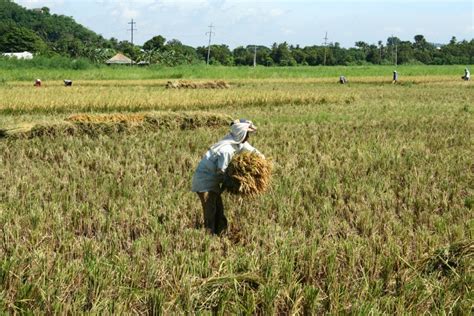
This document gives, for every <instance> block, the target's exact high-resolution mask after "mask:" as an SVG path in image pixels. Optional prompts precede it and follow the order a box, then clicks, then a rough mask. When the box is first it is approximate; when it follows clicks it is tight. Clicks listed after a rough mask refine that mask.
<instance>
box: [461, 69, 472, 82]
mask: <svg viewBox="0 0 474 316" xmlns="http://www.w3.org/2000/svg"><path fill="white" fill-rule="evenodd" d="M461 78H462V79H463V80H465V81H469V80H471V73H470V72H469V69H467V68H465V69H464V76H462V77H461Z"/></svg>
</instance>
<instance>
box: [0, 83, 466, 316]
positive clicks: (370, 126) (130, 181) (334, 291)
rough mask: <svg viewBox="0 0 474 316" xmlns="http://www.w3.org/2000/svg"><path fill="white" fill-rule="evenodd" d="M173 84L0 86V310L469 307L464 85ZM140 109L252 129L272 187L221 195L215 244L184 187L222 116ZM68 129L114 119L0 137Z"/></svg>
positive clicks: (401, 310) (217, 133) (407, 310)
mask: <svg viewBox="0 0 474 316" xmlns="http://www.w3.org/2000/svg"><path fill="white" fill-rule="evenodd" d="M166 82H167V80H150V81H144V80H138V81H78V82H75V83H74V86H73V87H71V88H66V87H62V86H61V85H60V84H49V83H46V84H45V87H43V88H41V89H34V88H33V87H32V86H31V85H30V84H25V83H21V82H9V83H8V84H7V85H4V86H0V130H2V131H3V132H2V133H1V134H0V135H3V136H0V181H1V183H2V185H1V186H0V227H1V230H0V311H1V312H7V313H15V312H31V313H71V314H76V313H83V312H87V313H97V314H102V313H118V314H120V313H140V314H147V313H165V314H170V313H175V314H182V313H186V312H189V313H198V312H206V313H208V312H216V313H218V314H229V313H248V314H277V313H278V314H303V313H305V314H311V313H313V314H323V313H329V314H340V313H354V314H369V313H372V314H423V313H434V314H444V313H446V314H449V313H454V314H464V315H468V314H469V313H470V312H471V311H472V306H473V301H474V297H473V294H472V293H473V291H472V286H473V282H474V277H473V275H474V274H473V272H474V264H473V262H474V257H473V256H474V244H473V241H472V240H473V231H474V221H473V206H474V188H473V184H474V175H473V174H474V172H473V171H474V165H473V159H472V157H473V149H474V148H473V131H474V120H473V114H474V107H473V104H472V100H474V89H473V86H472V83H465V82H460V81H458V80H457V78H454V79H452V78H448V77H445V76H427V77H411V78H407V79H405V80H404V81H402V84H399V85H391V84H390V83H387V82H384V81H383V80H382V81H380V79H378V78H372V79H371V78H370V77H364V78H358V79H357V80H352V81H350V83H349V85H345V86H341V85H338V84H336V83H335V82H333V80H329V79H321V78H304V79H300V78H294V79H292V78H287V79H275V78H268V79H259V80H256V79H234V80H229V83H230V85H231V88H230V89H225V90H199V89H195V90H170V89H168V90H167V89H165V84H166ZM151 112H153V113H154V116H155V117H156V116H158V117H163V115H165V116H166V115H168V116H167V117H170V116H171V117H175V118H176V116H178V117H187V118H188V119H189V118H195V119H196V120H197V118H198V117H201V119H202V117H203V116H205V117H207V116H206V115H208V114H204V112H206V113H210V115H215V116H216V117H219V118H224V120H225V118H226V117H227V116H229V117H233V118H239V117H245V118H248V119H251V120H252V121H253V122H254V123H255V124H256V125H257V126H258V128H259V129H258V132H257V133H256V135H255V136H254V137H252V138H251V139H250V142H251V143H252V145H254V146H255V147H256V148H258V149H259V150H260V151H262V152H263V153H264V154H265V155H267V156H270V157H272V158H273V166H274V170H273V178H272V184H271V187H270V189H269V191H268V192H267V193H265V194H263V195H259V196H256V197H253V198H251V199H245V198H240V197H238V196H233V195H228V194H225V195H224V204H225V208H226V214H227V217H228V219H229V224H230V227H229V230H228V231H227V233H225V234H224V235H223V236H221V237H213V236H211V235H208V234H206V232H205V230H204V229H203V228H202V225H203V224H202V214H201V212H202V210H201V206H200V203H199V200H198V197H197V196H195V194H193V193H191V192H190V183H191V177H192V174H193V171H194V168H195V167H196V165H197V163H198V161H199V159H200V157H201V155H202V154H203V153H204V152H205V151H206V149H207V147H208V146H209V145H211V144H212V143H213V142H215V141H216V140H218V139H219V138H220V137H221V136H223V135H224V134H225V133H226V131H227V127H225V126H223V125H220V123H219V124H217V123H216V124H214V125H212V124H207V123H206V122H207V121H204V123H202V124H197V125H196V124H195V125H191V126H192V128H179V126H181V125H173V126H178V127H177V128H176V127H173V128H168V127H166V126H165V128H152V127H145V128H130V125H133V124H134V123H137V120H138V122H139V123H140V124H141V122H142V121H141V117H142V115H143V117H145V116H146V115H148V116H153V115H151V114H144V113H151ZM102 113H105V114H102ZM117 113H119V114H117ZM179 113H181V114H179ZM72 115H75V117H76V118H77V117H80V118H81V117H82V119H81V120H79V122H76V123H74V119H73V120H71V116H72ZM78 115H80V116H78ZM97 115H98V116H97ZM87 117H88V119H85V118H87ZM91 117H92V118H91ZM97 117H99V118H97ZM124 117H125V118H124ZM127 117H128V118H130V120H131V123H127V124H124V121H127V119H126V118H127ZM68 118H69V120H68ZM104 121H105V122H104ZM65 122H66V123H67V124H79V125H80V126H82V128H83V129H85V130H89V129H91V130H92V129H94V128H98V125H94V124H107V126H108V127H109V128H98V129H97V130H95V132H94V133H92V132H85V133H63V132H61V130H59V131H56V132H55V133H40V134H29V135H28V137H11V134H15V133H14V131H15V129H18V128H19V129H20V130H22V131H28V130H31V129H32V128H33V127H35V126H36V127H37V128H40V127H42V126H50V125H51V124H52V125H55V124H56V125H58V126H62V124H64V123H65ZM173 122H175V121H173ZM180 122H181V121H180ZM193 122H194V121H193ZM199 122H203V121H199ZM219 122H220V121H219ZM56 125H55V126H56ZM118 126H119V127H118ZM186 126H188V125H186ZM211 126H212V127H211ZM21 128H23V129H21Z"/></svg>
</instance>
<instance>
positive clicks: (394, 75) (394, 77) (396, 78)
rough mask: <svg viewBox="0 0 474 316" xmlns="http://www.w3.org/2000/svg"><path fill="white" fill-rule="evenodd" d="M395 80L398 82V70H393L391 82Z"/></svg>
mask: <svg viewBox="0 0 474 316" xmlns="http://www.w3.org/2000/svg"><path fill="white" fill-rule="evenodd" d="M397 82H398V72H397V71H396V70H394V71H393V80H392V83H397Z"/></svg>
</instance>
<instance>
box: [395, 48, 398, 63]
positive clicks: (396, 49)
mask: <svg viewBox="0 0 474 316" xmlns="http://www.w3.org/2000/svg"><path fill="white" fill-rule="evenodd" d="M397 63H398V47H397V43H395V66H397Z"/></svg>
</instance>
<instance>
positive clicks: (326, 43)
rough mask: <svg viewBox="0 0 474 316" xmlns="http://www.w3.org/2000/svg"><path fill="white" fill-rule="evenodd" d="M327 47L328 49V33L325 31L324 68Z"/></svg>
mask: <svg viewBox="0 0 474 316" xmlns="http://www.w3.org/2000/svg"><path fill="white" fill-rule="evenodd" d="M327 47H328V32H327V31H326V36H324V66H326V51H327Z"/></svg>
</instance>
